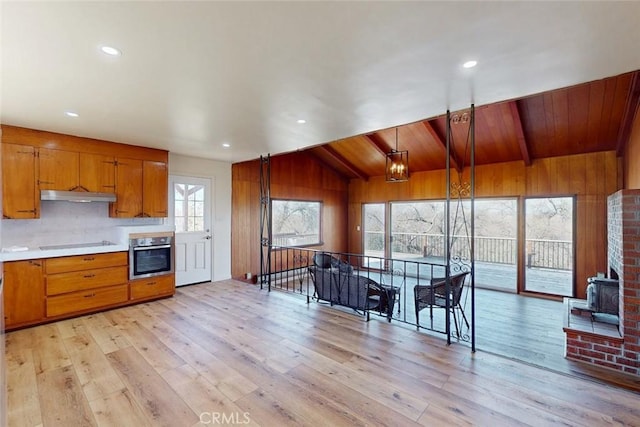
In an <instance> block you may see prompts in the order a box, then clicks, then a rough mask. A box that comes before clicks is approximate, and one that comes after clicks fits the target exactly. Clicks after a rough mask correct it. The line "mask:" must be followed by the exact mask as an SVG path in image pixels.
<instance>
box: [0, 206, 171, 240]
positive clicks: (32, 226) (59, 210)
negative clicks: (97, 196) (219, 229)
mask: <svg viewBox="0 0 640 427" xmlns="http://www.w3.org/2000/svg"><path fill="white" fill-rule="evenodd" d="M165 221H166V219H164V218H131V219H129V218H126V219H125V218H109V204H108V203H97V202H92V203H71V202H60V201H42V202H41V204H40V218H39V219H5V220H2V247H5V248H6V247H11V246H27V247H37V246H42V245H56V244H68V243H89V242H100V241H103V240H109V241H111V242H117V241H118V239H119V236H118V229H117V228H116V227H118V226H121V225H161V224H165Z"/></svg>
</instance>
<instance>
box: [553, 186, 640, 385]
mask: <svg viewBox="0 0 640 427" xmlns="http://www.w3.org/2000/svg"><path fill="white" fill-rule="evenodd" d="M607 205H608V206H607V223H608V230H607V231H608V261H609V269H610V273H611V274H612V275H613V276H617V278H618V279H619V283H620V287H619V297H620V298H619V313H618V316H619V326H618V330H617V331H616V333H615V334H612V333H606V332H605V333H595V332H593V331H585V330H584V328H578V327H576V328H574V327H571V326H569V327H565V333H566V338H567V342H566V357H567V358H569V359H575V360H581V361H584V362H588V363H592V364H595V365H599V366H605V367H608V368H612V369H617V370H619V371H623V372H626V373H630V374H634V375H640V190H620V191H618V192H616V193H614V194H612V195H610V196H609V198H608V200H607Z"/></svg>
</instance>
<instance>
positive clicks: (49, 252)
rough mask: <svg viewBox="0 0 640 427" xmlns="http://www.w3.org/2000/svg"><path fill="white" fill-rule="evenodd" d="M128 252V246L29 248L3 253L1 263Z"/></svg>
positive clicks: (0, 255)
mask: <svg viewBox="0 0 640 427" xmlns="http://www.w3.org/2000/svg"><path fill="white" fill-rule="evenodd" d="M128 250H129V245H128V244H115V245H99V246H85V247H82V248H67V249H40V248H28V249H27V250H26V251H17V252H1V253H0V261H3V262H7V261H21V260H25V259H40V258H55V257H62V256H71V255H88V254H103V253H107V252H123V251H128Z"/></svg>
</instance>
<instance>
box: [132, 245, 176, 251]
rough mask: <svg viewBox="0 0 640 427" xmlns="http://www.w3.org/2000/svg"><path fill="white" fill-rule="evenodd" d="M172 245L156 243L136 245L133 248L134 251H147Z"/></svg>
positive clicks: (168, 247) (167, 247)
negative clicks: (152, 244)
mask: <svg viewBox="0 0 640 427" xmlns="http://www.w3.org/2000/svg"><path fill="white" fill-rule="evenodd" d="M170 248H171V245H154V246H136V247H134V248H133V250H134V251H146V250H149V249H170Z"/></svg>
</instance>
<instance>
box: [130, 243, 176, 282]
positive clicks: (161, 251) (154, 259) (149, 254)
mask: <svg viewBox="0 0 640 427" xmlns="http://www.w3.org/2000/svg"><path fill="white" fill-rule="evenodd" d="M174 253H175V242H174V235H173V233H141V234H131V235H130V236H129V279H141V278H145V277H152V276H159V275H162V274H170V273H173V272H174Z"/></svg>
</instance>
